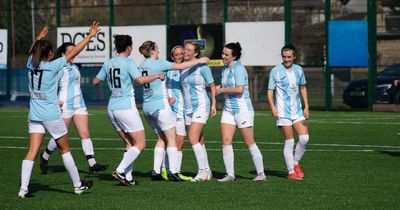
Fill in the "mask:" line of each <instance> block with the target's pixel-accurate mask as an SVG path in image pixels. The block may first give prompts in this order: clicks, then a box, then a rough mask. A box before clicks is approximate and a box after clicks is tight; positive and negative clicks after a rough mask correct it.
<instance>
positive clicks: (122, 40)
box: [113, 34, 132, 53]
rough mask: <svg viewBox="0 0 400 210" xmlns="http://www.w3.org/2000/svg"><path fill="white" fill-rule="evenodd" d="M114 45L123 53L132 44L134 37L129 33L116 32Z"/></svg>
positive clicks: (118, 51)
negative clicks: (120, 33) (119, 33)
mask: <svg viewBox="0 0 400 210" xmlns="http://www.w3.org/2000/svg"><path fill="white" fill-rule="evenodd" d="M113 37H114V45H115V49H116V50H117V53H122V52H124V51H125V50H126V48H127V47H128V46H132V37H131V36H129V35H118V34H114V36H113Z"/></svg>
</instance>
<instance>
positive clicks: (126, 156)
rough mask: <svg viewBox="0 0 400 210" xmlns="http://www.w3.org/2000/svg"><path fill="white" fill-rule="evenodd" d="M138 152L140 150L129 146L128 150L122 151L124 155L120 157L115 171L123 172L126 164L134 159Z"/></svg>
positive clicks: (126, 166)
mask: <svg viewBox="0 0 400 210" xmlns="http://www.w3.org/2000/svg"><path fill="white" fill-rule="evenodd" d="M139 154H140V150H139V149H138V148H137V147H135V146H133V147H131V148H130V149H129V150H128V151H126V153H124V157H123V158H122V160H121V163H120V164H119V166H118V167H117V169H116V171H117V172H118V173H125V170H126V168H128V166H129V165H130V164H132V163H133V161H135V159H136V158H137V157H138V156H139Z"/></svg>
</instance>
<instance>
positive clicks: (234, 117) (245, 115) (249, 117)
mask: <svg viewBox="0 0 400 210" xmlns="http://www.w3.org/2000/svg"><path fill="white" fill-rule="evenodd" d="M221 123H226V124H231V125H236V126H237V127H238V128H248V127H253V126H254V112H239V113H233V112H229V111H225V110H224V111H223V112H222V117H221Z"/></svg>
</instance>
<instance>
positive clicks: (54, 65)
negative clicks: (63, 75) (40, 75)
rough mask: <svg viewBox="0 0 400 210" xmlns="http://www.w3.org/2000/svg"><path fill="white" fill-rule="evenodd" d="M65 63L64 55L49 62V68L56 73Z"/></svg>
mask: <svg viewBox="0 0 400 210" xmlns="http://www.w3.org/2000/svg"><path fill="white" fill-rule="evenodd" d="M66 65H67V60H66V59H65V57H64V56H62V57H60V58H57V59H55V60H53V61H51V62H50V67H49V68H50V69H51V71H52V72H54V73H55V74H58V72H59V71H61V70H62V69H63V67H64V66H66Z"/></svg>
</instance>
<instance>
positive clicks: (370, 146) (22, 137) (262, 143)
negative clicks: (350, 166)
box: [0, 136, 400, 151]
mask: <svg viewBox="0 0 400 210" xmlns="http://www.w3.org/2000/svg"><path fill="white" fill-rule="evenodd" d="M1 139H26V140H28V137H26V136H0V140H1ZM69 139H70V140H80V138H76V137H71V138H69ZM93 141H121V142H122V140H121V139H119V138H94V140H93ZM146 141H148V142H155V141H156V139H146ZM206 143H209V144H220V143H221V142H220V141H207V140H206ZM233 143H234V144H243V142H241V141H240V142H233ZM256 143H257V144H258V145H283V144H284V143H283V142H260V141H258V142H256ZM308 145H309V146H321V147H361V148H391V149H400V146H392V145H368V144H366V145H363V144H317V143H316V144H308ZM307 151H309V150H307Z"/></svg>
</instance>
